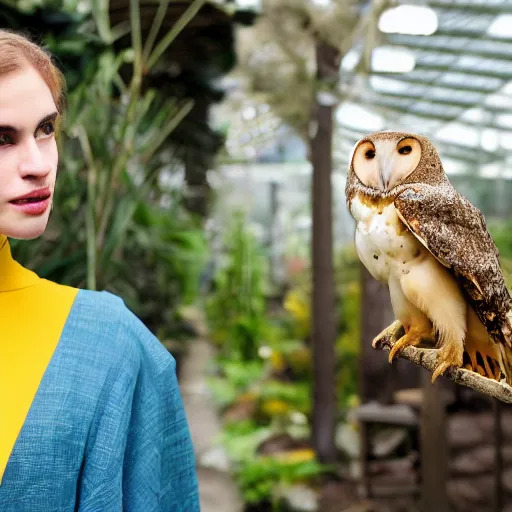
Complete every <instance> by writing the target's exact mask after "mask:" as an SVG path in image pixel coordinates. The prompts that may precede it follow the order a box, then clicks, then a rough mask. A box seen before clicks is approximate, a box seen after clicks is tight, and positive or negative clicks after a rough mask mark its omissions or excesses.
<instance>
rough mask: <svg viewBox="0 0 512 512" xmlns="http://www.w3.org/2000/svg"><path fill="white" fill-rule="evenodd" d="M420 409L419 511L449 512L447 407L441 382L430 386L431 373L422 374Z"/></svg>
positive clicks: (424, 372) (423, 372)
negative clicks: (421, 404) (421, 401)
mask: <svg viewBox="0 0 512 512" xmlns="http://www.w3.org/2000/svg"><path fill="white" fill-rule="evenodd" d="M421 373H422V376H421V378H422V382H423V407H422V409H421V425H420V443H421V480H422V485H421V510H422V512H433V511H435V512H449V511H450V506H449V502H448V493H447V489H446V484H447V482H448V478H449V465H448V460H449V455H448V450H449V445H448V437H447V433H446V405H445V401H444V399H443V394H442V389H441V382H440V381H439V380H438V381H436V382H435V383H434V384H432V383H431V378H432V374H431V373H430V372H427V371H422V372H421Z"/></svg>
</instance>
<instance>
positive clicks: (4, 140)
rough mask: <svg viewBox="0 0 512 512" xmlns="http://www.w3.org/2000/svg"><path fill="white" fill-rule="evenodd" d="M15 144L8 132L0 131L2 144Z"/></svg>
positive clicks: (0, 143) (0, 144) (0, 142)
mask: <svg viewBox="0 0 512 512" xmlns="http://www.w3.org/2000/svg"><path fill="white" fill-rule="evenodd" d="M9 144H13V141H12V138H11V136H10V135H8V134H7V133H0V146H8V145H9Z"/></svg>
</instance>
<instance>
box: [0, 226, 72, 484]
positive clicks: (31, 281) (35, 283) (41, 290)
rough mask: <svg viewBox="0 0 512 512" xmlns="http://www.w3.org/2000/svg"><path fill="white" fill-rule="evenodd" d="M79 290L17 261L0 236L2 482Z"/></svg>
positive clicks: (0, 447)
mask: <svg viewBox="0 0 512 512" xmlns="http://www.w3.org/2000/svg"><path fill="white" fill-rule="evenodd" d="M77 293H78V289H76V288H70V287H67V286H60V285H58V284H56V283H52V282H50V281H47V280H45V279H40V278H39V277H38V276H37V275H36V274H35V273H34V272H32V271H30V270H27V269H25V268H24V267H22V266H21V265H19V264H18V263H16V262H15V261H14V260H13V259H12V257H11V251H10V247H9V243H8V242H7V240H6V239H5V237H3V236H1V237H0V329H1V336H0V482H1V478H2V476H3V474H4V471H5V468H6V466H7V462H8V460H9V457H10V455H11V452H12V449H13V447H14V445H15V443H16V439H17V438H18V435H19V433H20V431H21V428H22V426H23V423H24V422H25V418H26V416H27V414H28V411H29V409H30V406H31V405H32V402H33V400H34V396H35V395H36V393H37V390H38V388H39V384H40V383H41V379H42V378H43V375H44V372H45V371H46V368H47V366H48V364H49V362H50V360H51V358H52V355H53V353H54V351H55V348H56V347H57V344H58V342H59V339H60V336H61V333H62V330H63V328H64V325H65V323H66V319H67V317H68V315H69V312H70V310H71V307H72V305H73V302H74V300H75V297H76V294H77Z"/></svg>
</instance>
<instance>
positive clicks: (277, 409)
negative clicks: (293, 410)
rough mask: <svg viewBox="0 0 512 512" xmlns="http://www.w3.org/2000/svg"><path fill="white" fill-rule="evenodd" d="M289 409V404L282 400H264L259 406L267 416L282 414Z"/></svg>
mask: <svg viewBox="0 0 512 512" xmlns="http://www.w3.org/2000/svg"><path fill="white" fill-rule="evenodd" d="M289 410H290V406H289V404H287V403H286V402H283V401H282V400H266V401H265V402H263V404H262V406H261V411H262V412H263V413H264V414H266V415H267V416H282V415H283V414H286V413H287V412H288V411H289Z"/></svg>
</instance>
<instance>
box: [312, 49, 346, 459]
mask: <svg viewBox="0 0 512 512" xmlns="http://www.w3.org/2000/svg"><path fill="white" fill-rule="evenodd" d="M316 61H317V79H318V81H319V82H320V83H321V82H323V81H325V82H328V81H333V80H334V81H337V79H338V70H339V64H340V55H339V52H338V50H336V49H335V48H332V47H331V46H329V45H327V44H325V43H323V42H321V41H318V43H317V45H316ZM311 128H312V129H313V133H312V134H311V135H310V137H311V138H310V155H311V163H312V167H313V177H312V181H313V183H312V273H313V292H312V346H313V425H312V442H313V446H314V448H315V451H316V453H317V455H318V458H319V460H320V461H321V462H324V463H332V462H334V461H335V460H336V445H335V443H334V429H335V418H336V381H335V362H336V358H335V352H334V343H335V340H336V317H335V295H334V269H333V254H332V253H333V234H332V225H333V222H332V183H331V171H332V136H333V105H325V104H320V103H319V102H318V96H317V95H316V93H315V102H314V110H313V112H312V117H311Z"/></svg>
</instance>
